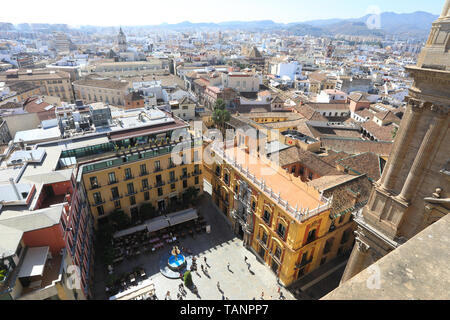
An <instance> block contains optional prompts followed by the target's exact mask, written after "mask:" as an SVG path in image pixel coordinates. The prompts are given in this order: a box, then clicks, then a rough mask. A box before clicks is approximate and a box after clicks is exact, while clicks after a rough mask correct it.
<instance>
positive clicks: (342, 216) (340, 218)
mask: <svg viewBox="0 0 450 320" xmlns="http://www.w3.org/2000/svg"><path fill="white" fill-rule="evenodd" d="M344 217H345V215H341V216H340V217H339V223H342V222H343V221H344Z"/></svg>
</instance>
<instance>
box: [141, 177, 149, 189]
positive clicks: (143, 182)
mask: <svg viewBox="0 0 450 320" xmlns="http://www.w3.org/2000/svg"><path fill="white" fill-rule="evenodd" d="M142 189H143V190H147V189H148V179H143V180H142Z"/></svg>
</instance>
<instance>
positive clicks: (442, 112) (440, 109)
mask: <svg viewBox="0 0 450 320" xmlns="http://www.w3.org/2000/svg"><path fill="white" fill-rule="evenodd" d="M430 109H431V111H433V112H435V113H437V114H438V116H440V117H446V116H447V115H448V112H449V109H450V108H449V106H448V105H443V104H432V105H431V107H430Z"/></svg>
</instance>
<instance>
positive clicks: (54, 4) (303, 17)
mask: <svg viewBox="0 0 450 320" xmlns="http://www.w3.org/2000/svg"><path fill="white" fill-rule="evenodd" d="M444 2H445V0H220V1H219V0H157V1H155V0H125V1H119V0H72V1H69V0H63V1H61V0H59V1H55V0H39V1H37V0H22V1H20V9H19V8H15V7H16V5H11V10H0V22H11V23H13V24H17V23H51V24H54V23H64V24H68V25H71V26H78V25H95V26H118V25H122V26H127V25H128V26H137V25H157V24H161V23H179V22H183V21H190V22H224V21H255V20H273V21H275V22H278V23H289V22H303V21H308V20H316V19H329V18H344V19H345V18H359V17H362V16H364V15H366V14H368V13H374V10H375V11H376V10H380V11H381V12H386V11H390V12H396V13H410V12H415V11H426V12H430V13H433V14H440V13H441V11H442V8H443V6H444ZM374 6H375V7H374Z"/></svg>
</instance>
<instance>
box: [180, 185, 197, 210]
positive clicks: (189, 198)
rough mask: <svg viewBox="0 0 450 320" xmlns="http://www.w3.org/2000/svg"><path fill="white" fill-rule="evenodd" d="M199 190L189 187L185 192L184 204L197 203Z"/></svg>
mask: <svg viewBox="0 0 450 320" xmlns="http://www.w3.org/2000/svg"><path fill="white" fill-rule="evenodd" d="M197 195H198V190H197V189H196V188H194V187H189V188H188V189H187V190H186V192H184V193H183V205H184V206H185V207H187V206H189V205H190V204H191V205H195V203H196V202H197Z"/></svg>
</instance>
